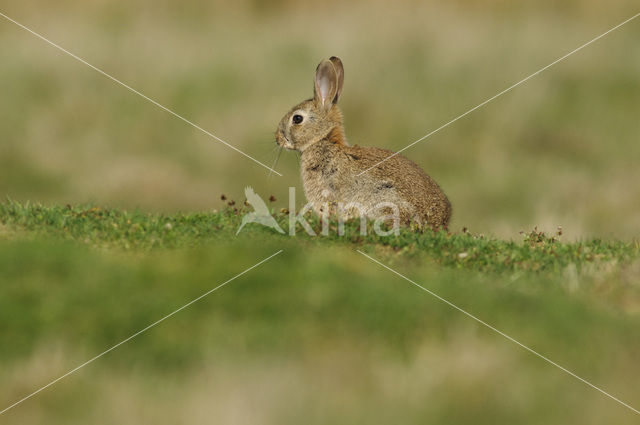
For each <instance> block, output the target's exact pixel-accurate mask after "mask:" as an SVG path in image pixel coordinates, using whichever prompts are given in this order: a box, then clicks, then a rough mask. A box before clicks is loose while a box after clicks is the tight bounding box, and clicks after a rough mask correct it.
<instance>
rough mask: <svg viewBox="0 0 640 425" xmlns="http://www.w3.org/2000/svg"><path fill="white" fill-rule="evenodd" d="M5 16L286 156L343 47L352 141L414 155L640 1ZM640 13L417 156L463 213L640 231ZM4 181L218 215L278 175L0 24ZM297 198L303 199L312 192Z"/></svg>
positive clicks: (270, 154) (24, 193)
mask: <svg viewBox="0 0 640 425" xmlns="http://www.w3.org/2000/svg"><path fill="white" fill-rule="evenodd" d="M2 11H3V13H5V14H7V15H8V16H11V17H12V18H14V19H16V20H18V21H19V22H22V23H24V24H25V25H27V26H28V27H30V28H32V29H34V30H35V31H38V32H41V33H42V34H43V35H44V36H46V37H49V38H50V39H51V40H52V41H54V42H56V43H59V44H60V45H61V46H63V47H65V48H67V49H69V50H70V51H72V52H73V53H75V54H77V55H79V56H81V57H82V58H84V59H86V60H87V61H89V62H90V63H92V64H94V65H96V66H98V67H100V68H102V69H104V70H105V71H107V72H109V73H111V74H113V75H114V76H115V77H117V78H120V79H121V80H123V81H124V82H125V83H127V84H130V85H131V86H133V87H134V88H136V89H138V90H140V91H141V92H143V93H145V94H146V95H148V96H150V97H152V98H153V99H156V100H157V101H159V102H160V103H162V104H163V105H166V106H168V107H169V108H171V109H173V110H175V111H176V112H178V113H180V114H182V115H184V116H185V117H186V118H188V119H190V120H192V121H194V122H195V123H197V124H199V125H201V126H202V127H204V128H205V129H207V130H210V131H211V132H213V133H214V134H216V135H218V136H219V137H221V138H223V139H225V140H227V141H229V142H230V143H232V144H234V145H236V146H238V147H240V148H241V149H243V150H245V151H246V152H248V153H249V154H251V155H253V156H255V157H256V158H257V159H258V160H260V161H262V162H265V163H267V164H269V165H271V164H272V162H273V161H274V159H275V155H276V154H275V144H274V141H273V132H274V130H275V127H276V125H277V123H278V121H279V120H280V118H281V116H282V115H283V114H284V113H285V112H286V111H287V110H288V109H289V108H290V107H291V106H292V105H293V104H295V103H297V102H299V101H300V100H302V99H304V98H307V97H309V96H310V95H311V90H312V76H313V71H314V69H315V66H316V64H317V63H318V62H319V61H320V59H322V58H324V57H328V56H330V55H338V56H340V57H341V58H342V59H343V61H344V63H345V67H346V85H345V91H344V95H343V97H342V101H341V103H342V107H343V110H344V113H345V120H346V128H347V135H348V137H349V139H350V141H351V142H352V143H355V144H361V145H373V146H380V147H386V148H390V149H399V148H401V147H404V146H405V145H407V144H409V143H410V142H412V141H414V140H416V139H417V138H419V137H421V136H423V135H425V134H426V133H428V132H430V131H431V130H433V129H435V128H437V127H439V126H440V125H442V124H444V123H445V122H447V121H449V120H450V119H452V118H454V117H456V116H458V115H459V114H461V113H462V112H464V111H466V110H468V109H470V108H471V107H473V106H475V105H477V104H479V103H480V102H482V101H484V100H485V99H487V98H489V97H491V96H493V95H495V94H496V93H498V92H499V91H501V90H503V89H505V88H506V87H508V86H509V85H511V84H513V83H515V82H517V81H519V80H520V79H522V78H524V77H525V76H527V75H529V74H530V73H532V72H534V71H536V70H538V69H540V68H542V67H543V66H545V65H547V64H549V63H551V62H552V61H553V60H555V59H557V58H558V57H560V56H562V55H564V54H565V53H567V52H569V51H571V50H573V49H574V48H576V47H578V46H579V45H581V44H583V43H585V42H586V41H588V40H590V39H592V38H593V37H595V36H596V35H599V34H601V33H603V32H604V31H606V30H607V29H609V28H611V27H613V26H614V25H616V24H618V23H620V22H622V21H623V20H625V19H627V18H629V17H630V16H632V15H633V14H635V13H637V12H638V9H637V2H635V1H630V0H613V1H611V2H606V3H603V2H597V1H591V0H589V1H563V2H554V1H536V2H533V1H527V2H510V1H499V0H493V1H484V2H472V1H462V0H459V1H453V2H446V3H445V2H418V1H407V2H402V3H398V4H397V5H394V6H391V5H389V4H388V3H386V2H381V1H373V2H348V3H344V2H336V1H329V2H323V3H322V5H318V4H316V3H315V2H311V1H303V2H292V1H284V0H283V1H277V2H260V1H255V0H254V1H238V2H233V5H230V4H229V3H228V2H221V1H212V2H204V1H202V0H187V1H183V2H157V1H150V0H136V1H133V2H125V1H122V0H119V1H113V0H109V1H106V0H92V1H87V2H82V3H81V4H79V3H77V2H71V1H57V2H54V3H52V2H45V1H43V0H36V1H33V2H27V3H25V2H22V1H17V0H6V1H5V2H3V6H2ZM639 36H640V24H639V23H638V22H637V21H634V22H631V23H629V24H627V25H626V26H624V27H622V28H620V29H619V30H617V31H615V32H613V33H611V34H609V35H607V36H606V37H605V38H603V39H601V40H599V41H598V42H596V43H594V44H593V45H591V46H589V47H587V48H585V49H584V50H583V51H581V52H579V53H577V54H576V55H574V56H572V57H570V58H569V59H567V60H565V61H563V62H561V63H560V64H558V65H556V66H554V67H553V68H551V69H548V70H547V71H545V72H544V73H542V74H540V75H538V76H536V77H535V78H533V79H531V80H530V81H528V82H526V83H525V84H523V85H522V86H520V87H518V88H517V89H515V90H513V91H512V92H510V93H508V94H507V95H505V96H503V97H501V98H499V99H497V100H496V101H494V102H492V103H490V104H488V105H486V106H485V107H483V108H482V109H480V110H478V111H476V112H474V113H472V114H470V115H468V116H467V117H465V118H464V119H462V120H460V121H458V122H456V123H455V125H452V126H451V127H449V128H447V129H445V130H443V131H441V132H439V133H437V134H435V135H434V136H432V137H431V138H429V139H427V140H425V141H424V142H422V143H420V144H418V145H417V146H415V147H413V148H411V149H410V150H408V151H406V155H407V156H408V157H409V158H411V159H412V160H414V161H416V162H417V163H418V164H419V165H421V166H422V167H423V168H424V169H426V170H427V171H428V172H429V173H430V174H432V175H433V176H434V177H435V178H436V180H437V181H438V182H439V183H440V184H441V185H442V187H443V188H444V189H445V191H446V192H447V194H448V195H449V197H450V198H451V201H452V203H453V206H454V218H453V223H452V226H453V228H454V229H456V230H459V229H460V228H462V227H463V226H466V227H469V228H471V229H473V230H475V231H477V232H482V233H485V234H491V235H496V236H501V237H513V235H514V234H516V233H517V232H518V231H520V230H523V229H529V228H533V227H534V226H539V227H540V228H543V229H546V230H547V231H552V230H553V229H555V227H556V226H558V225H562V226H563V227H564V228H565V234H566V235H567V236H568V237H571V238H579V237H592V236H599V237H619V238H626V239H629V238H630V237H633V236H637V235H638V234H639V233H638V231H639V229H640V214H638V210H639V209H640V185H638V184H637V182H638V181H640V170H639V169H638V167H637V163H638V158H640V143H639V142H640V140H639V139H638V137H639V135H640V120H638V119H637V113H638V110H639V105H640V82H639V80H638V75H639V72H640V47H639V45H638V43H637V40H638V38H639ZM0 39H1V40H2V46H3V47H2V50H0V63H1V64H2V66H1V67H0V93H2V95H1V96H0V116H2V117H3V119H2V120H1V121H0V135H1V140H2V143H0V193H6V194H9V195H10V196H11V197H12V198H13V199H17V200H21V201H26V200H39V201H47V202H51V201H55V202H58V203H67V202H69V203H76V202H91V201H95V202H100V203H109V204H110V205H114V206H122V207H127V208H132V207H140V208H142V209H144V210H151V211H158V210H162V211H168V212H172V211H178V210H180V211H186V210H194V209H196V210H204V209H209V208H211V207H212V204H213V203H214V201H215V200H216V199H217V197H218V196H219V194H220V193H226V194H228V195H230V196H236V197H240V196H241V193H242V190H243V188H244V186H245V185H249V184H250V185H253V186H254V187H255V188H256V190H257V191H258V192H259V193H266V192H271V193H274V194H275V195H276V196H277V197H278V198H280V199H285V195H286V193H287V187H288V186H298V187H299V184H300V178H299V175H298V167H297V159H296V155H295V154H293V153H291V152H284V153H283V155H282V157H281V161H280V163H279V164H278V170H279V171H280V172H282V173H283V174H284V177H278V176H272V177H271V178H270V179H265V176H266V173H267V171H266V170H264V169H263V168H262V167H260V166H258V165H256V164H254V163H252V162H251V161H249V160H247V159H246V158H244V157H242V156H241V155H239V154H237V153H235V152H234V151H232V150H230V149H229V148H227V147H225V146H223V145H221V144H220V143H219V142H216V141H214V140H212V139H210V138H208V137H207V136H206V135H204V134H202V133H200V132H198V131H197V130H195V129H193V128H192V127H190V126H188V125H187V124H185V123H184V122H182V121H180V120H178V119H176V118H175V117H172V116H171V115H169V114H167V113H166V112H164V111H162V110H160V109H159V108H157V107H155V106H153V105H152V104H150V103H148V102H147V101H145V100H143V99H141V98H139V97H137V96H136V95H134V94H133V93H131V92H129V91H127V90H126V89H124V88H122V87H120V86H118V85H116V84H115V83H113V82H112V81H110V80H108V79H107V78H105V77H104V76H101V75H99V74H98V73H96V72H95V71H93V70H91V69H89V68H87V67H86V66H84V65H82V64H80V63H79V62H77V61H75V60H73V59H72V58H70V57H68V56H66V55H64V54H62V53H61V52H59V51H57V50H56V49H54V48H52V47H51V46H49V45H47V44H46V43H44V42H43V41H42V40H38V39H37V38H35V37H34V36H33V35H31V34H29V33H27V32H26V31H24V30H22V29H20V28H18V27H17V26H16V25H14V24H12V23H10V22H8V21H6V20H4V19H3V20H2V21H0ZM298 193H302V192H301V191H300V190H299V191H298Z"/></svg>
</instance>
